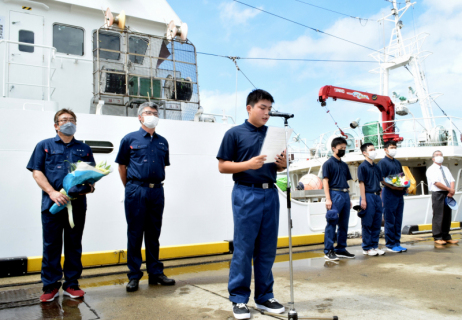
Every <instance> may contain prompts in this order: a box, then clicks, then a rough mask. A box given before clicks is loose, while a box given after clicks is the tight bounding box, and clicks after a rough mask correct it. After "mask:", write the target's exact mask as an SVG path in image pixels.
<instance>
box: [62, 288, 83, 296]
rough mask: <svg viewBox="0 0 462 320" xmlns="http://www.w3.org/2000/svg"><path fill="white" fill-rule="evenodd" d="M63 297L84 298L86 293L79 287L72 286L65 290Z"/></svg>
mask: <svg viewBox="0 0 462 320" xmlns="http://www.w3.org/2000/svg"><path fill="white" fill-rule="evenodd" d="M63 295H65V296H69V297H71V298H82V297H83V296H84V295H85V292H84V291H83V290H80V288H79V286H70V287H69V288H67V289H65V290H64V292H63Z"/></svg>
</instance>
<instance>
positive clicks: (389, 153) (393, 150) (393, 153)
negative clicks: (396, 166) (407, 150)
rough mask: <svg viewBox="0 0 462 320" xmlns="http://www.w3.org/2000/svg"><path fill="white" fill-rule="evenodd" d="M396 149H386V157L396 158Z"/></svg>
mask: <svg viewBox="0 0 462 320" xmlns="http://www.w3.org/2000/svg"><path fill="white" fill-rule="evenodd" d="M397 151H398V150H397V149H388V155H389V156H390V157H392V158H394V157H395V156H396V152H397Z"/></svg>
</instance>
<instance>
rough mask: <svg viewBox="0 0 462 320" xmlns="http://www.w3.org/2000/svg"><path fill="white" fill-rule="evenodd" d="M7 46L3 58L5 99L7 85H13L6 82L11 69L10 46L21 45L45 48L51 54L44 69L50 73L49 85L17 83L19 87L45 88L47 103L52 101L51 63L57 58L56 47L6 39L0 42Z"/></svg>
mask: <svg viewBox="0 0 462 320" xmlns="http://www.w3.org/2000/svg"><path fill="white" fill-rule="evenodd" d="M3 43H4V44H5V52H4V56H3V97H4V98H5V97H6V93H7V91H8V90H7V85H8V84H13V83H10V82H9V81H7V80H6V75H7V74H9V67H10V63H9V61H8V60H7V56H8V44H17V45H21V46H29V47H37V48H44V49H49V50H50V51H49V53H48V59H47V60H48V63H47V65H46V66H43V68H46V69H47V72H48V77H47V85H43V86H40V85H31V84H23V83H15V84H17V85H28V86H37V87H44V88H47V101H50V99H51V88H52V87H51V69H52V68H51V61H52V60H53V58H54V56H55V53H56V48H55V47H50V46H44V45H41V44H35V43H26V42H19V41H12V40H6V39H2V40H0V44H3ZM12 64H18V65H25V66H30V67H39V66H36V65H32V64H19V63H12Z"/></svg>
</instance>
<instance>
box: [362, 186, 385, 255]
mask: <svg viewBox="0 0 462 320" xmlns="http://www.w3.org/2000/svg"><path fill="white" fill-rule="evenodd" d="M361 200H362V199H361V198H359V203H360V204H361ZM366 202H367V207H366V210H365V211H366V212H365V214H364V216H363V217H362V219H361V227H362V237H363V243H362V247H363V250H364V251H367V250H370V249H377V248H378V247H379V236H380V228H381V227H382V213H383V208H382V199H380V196H378V195H376V194H373V193H366Z"/></svg>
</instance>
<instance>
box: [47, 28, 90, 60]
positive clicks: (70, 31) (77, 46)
mask: <svg viewBox="0 0 462 320" xmlns="http://www.w3.org/2000/svg"><path fill="white" fill-rule="evenodd" d="M83 43H84V30H83V29H82V28H79V27H71V26H67V25H63V24H57V23H55V24H54V25H53V47H55V48H56V51H57V52H61V53H65V54H73V55H76V56H83Z"/></svg>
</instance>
